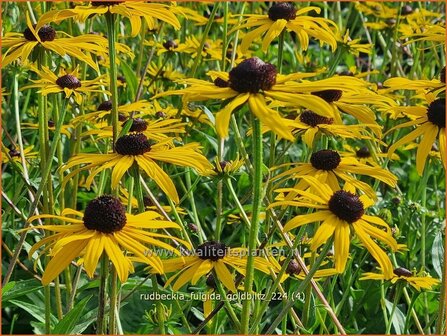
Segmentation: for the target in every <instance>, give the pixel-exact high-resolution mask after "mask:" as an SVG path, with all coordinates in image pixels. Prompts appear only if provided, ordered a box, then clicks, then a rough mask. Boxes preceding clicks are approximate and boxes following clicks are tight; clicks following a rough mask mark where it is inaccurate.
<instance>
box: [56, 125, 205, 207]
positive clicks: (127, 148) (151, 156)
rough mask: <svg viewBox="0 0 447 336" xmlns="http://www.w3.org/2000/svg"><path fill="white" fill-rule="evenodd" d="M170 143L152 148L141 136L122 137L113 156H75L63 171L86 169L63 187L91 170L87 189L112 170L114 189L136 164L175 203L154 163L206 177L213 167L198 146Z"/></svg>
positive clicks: (164, 176) (169, 183)
mask: <svg viewBox="0 0 447 336" xmlns="http://www.w3.org/2000/svg"><path fill="white" fill-rule="evenodd" d="M169 141H171V140H170V139H168V140H165V141H164V142H161V143H157V144H154V145H152V144H150V142H149V141H148V139H147V137H146V136H145V135H144V134H142V133H135V134H128V135H124V136H121V137H120V138H118V140H117V141H116V144H115V153H109V154H78V155H76V156H74V157H72V158H71V159H70V160H69V161H68V162H67V164H65V165H64V166H62V171H66V170H67V169H70V168H72V167H74V166H78V165H81V164H84V165H85V166H82V167H79V168H76V169H75V170H73V171H72V172H71V173H69V174H68V175H67V176H66V177H65V178H64V184H65V183H67V182H68V181H69V180H70V179H71V178H72V177H73V176H75V175H76V174H78V173H79V172H80V171H83V170H87V169H93V170H92V171H91V172H90V175H89V176H88V178H87V180H86V186H87V187H89V186H90V185H91V183H92V182H93V179H94V177H95V176H96V175H97V174H98V173H100V172H102V171H103V170H105V169H109V168H112V184H111V186H112V188H113V189H115V188H117V187H118V183H119V181H120V180H121V178H122V177H123V175H124V174H125V173H126V171H127V170H129V168H130V167H132V165H133V164H134V163H135V164H136V165H138V167H140V168H141V169H143V170H144V171H145V172H146V173H147V175H148V176H149V177H150V178H152V179H153V180H154V181H155V183H157V185H158V186H159V187H160V188H161V189H162V190H163V191H164V192H165V193H166V194H167V195H168V196H169V197H170V198H171V199H172V201H173V202H175V203H178V202H179V197H178V194H177V190H176V188H175V185H174V183H173V182H172V180H171V178H170V177H169V175H168V174H166V173H165V172H164V171H163V169H161V168H160V166H159V165H158V164H157V163H156V161H161V162H167V163H172V164H176V165H180V166H184V167H192V168H196V169H197V170H198V171H199V173H202V174H208V173H209V170H211V169H212V165H211V164H210V163H209V162H208V160H207V159H206V158H205V157H204V156H203V155H202V154H200V152H199V151H200V145H199V144H198V143H189V144H186V145H184V146H181V147H174V148H172V147H171V146H170V145H169V144H168V143H167V142H169Z"/></svg>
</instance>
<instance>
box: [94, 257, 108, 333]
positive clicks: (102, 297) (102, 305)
mask: <svg viewBox="0 0 447 336" xmlns="http://www.w3.org/2000/svg"><path fill="white" fill-rule="evenodd" d="M108 276H109V258H108V256H107V253H103V255H102V256H101V274H100V280H99V295H98V315H97V318H96V324H97V327H96V333H97V334H98V335H104V334H105V333H106V330H105V329H106V324H105V323H104V322H105V321H104V318H105V311H106V299H107V298H106V286H107V278H108Z"/></svg>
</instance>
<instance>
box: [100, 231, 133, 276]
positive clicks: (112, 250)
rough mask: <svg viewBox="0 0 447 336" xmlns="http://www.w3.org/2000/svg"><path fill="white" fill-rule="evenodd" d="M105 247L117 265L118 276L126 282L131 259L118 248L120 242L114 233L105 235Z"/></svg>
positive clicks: (115, 265)
mask: <svg viewBox="0 0 447 336" xmlns="http://www.w3.org/2000/svg"><path fill="white" fill-rule="evenodd" d="M104 248H105V251H106V253H107V255H108V256H109V259H110V261H111V262H112V264H113V266H114V267H115V270H116V273H117V275H118V278H119V279H120V281H121V282H126V280H127V277H128V276H129V261H128V260H127V259H126V258H125V257H124V255H123V252H122V251H121V250H120V249H119V248H118V242H117V241H116V239H115V237H113V236H112V235H107V236H104Z"/></svg>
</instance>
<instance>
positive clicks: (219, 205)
mask: <svg viewBox="0 0 447 336" xmlns="http://www.w3.org/2000/svg"><path fill="white" fill-rule="evenodd" d="M224 141H225V140H224V139H221V138H220V137H218V144H219V146H218V147H217V161H218V163H217V164H220V162H222V161H223V157H222V155H223V153H222V152H223V145H224ZM222 208H223V181H222V179H220V180H219V181H218V182H217V201H216V237H215V238H216V241H220V234H221V232H222Z"/></svg>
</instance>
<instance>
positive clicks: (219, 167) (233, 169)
mask: <svg viewBox="0 0 447 336" xmlns="http://www.w3.org/2000/svg"><path fill="white" fill-rule="evenodd" d="M243 165H244V160H240V159H239V157H237V158H236V159H235V160H230V161H219V159H218V158H217V156H216V157H215V158H214V167H215V168H214V170H213V172H212V175H219V176H231V175H233V174H235V173H237V172H238V171H239V170H240V168H241V167H242V166H243Z"/></svg>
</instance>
